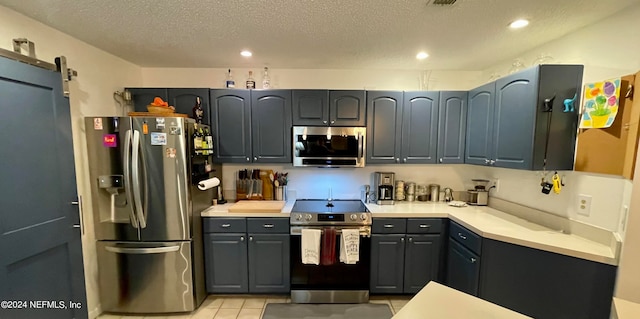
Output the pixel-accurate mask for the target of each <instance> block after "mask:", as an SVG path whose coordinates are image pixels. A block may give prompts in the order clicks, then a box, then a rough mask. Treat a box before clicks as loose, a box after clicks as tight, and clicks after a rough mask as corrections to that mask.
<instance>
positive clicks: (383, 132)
mask: <svg viewBox="0 0 640 319" xmlns="http://www.w3.org/2000/svg"><path fill="white" fill-rule="evenodd" d="M401 130H402V92H397V91H369V92H367V160H366V161H367V163H368V164H393V163H400V150H401V146H402V138H401V137H402V131H401Z"/></svg>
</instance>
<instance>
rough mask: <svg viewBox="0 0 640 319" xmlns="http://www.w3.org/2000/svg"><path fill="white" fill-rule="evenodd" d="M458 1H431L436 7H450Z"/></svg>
mask: <svg viewBox="0 0 640 319" xmlns="http://www.w3.org/2000/svg"><path fill="white" fill-rule="evenodd" d="M456 1H457V0H433V1H431V4H432V5H436V6H450V5H452V4H454V3H456Z"/></svg>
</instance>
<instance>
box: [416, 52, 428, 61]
mask: <svg viewBox="0 0 640 319" xmlns="http://www.w3.org/2000/svg"><path fill="white" fill-rule="evenodd" d="M428 57H429V55H428V54H427V52H419V53H418V54H416V59H418V60H424V59H426V58H428Z"/></svg>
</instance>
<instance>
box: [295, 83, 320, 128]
mask: <svg viewBox="0 0 640 319" xmlns="http://www.w3.org/2000/svg"><path fill="white" fill-rule="evenodd" d="M292 113H293V125H296V126H298V125H299V126H323V125H328V124H329V91H327V90H293V110H292Z"/></svg>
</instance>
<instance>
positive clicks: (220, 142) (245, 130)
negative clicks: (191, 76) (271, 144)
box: [210, 90, 251, 163]
mask: <svg viewBox="0 0 640 319" xmlns="http://www.w3.org/2000/svg"><path fill="white" fill-rule="evenodd" d="M249 92H250V91H248V90H211V98H210V101H211V123H212V125H211V126H212V133H213V143H214V144H215V147H214V148H215V149H216V161H217V162H219V163H247V162H250V161H251V99H250V93H249Z"/></svg>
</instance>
